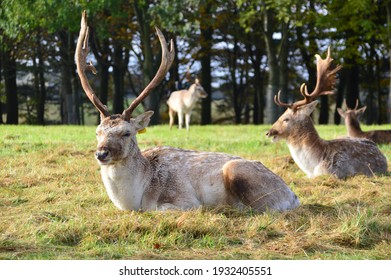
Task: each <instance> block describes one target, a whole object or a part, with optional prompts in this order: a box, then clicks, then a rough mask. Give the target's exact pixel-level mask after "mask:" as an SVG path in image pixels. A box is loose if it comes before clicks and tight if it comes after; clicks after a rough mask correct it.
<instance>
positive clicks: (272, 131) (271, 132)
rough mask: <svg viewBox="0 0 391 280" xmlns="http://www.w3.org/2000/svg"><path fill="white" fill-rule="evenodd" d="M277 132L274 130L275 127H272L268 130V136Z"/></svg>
mask: <svg viewBox="0 0 391 280" xmlns="http://www.w3.org/2000/svg"><path fill="white" fill-rule="evenodd" d="M275 134H276V131H275V130H273V129H270V130H269V131H268V132H266V136H267V137H270V136H273V135H275Z"/></svg>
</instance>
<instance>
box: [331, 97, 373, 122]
mask: <svg viewBox="0 0 391 280" xmlns="http://www.w3.org/2000/svg"><path fill="white" fill-rule="evenodd" d="M344 103H345V107H346V111H344V110H342V108H337V111H338V114H339V115H340V116H341V117H342V118H344V119H347V118H350V119H353V120H357V121H360V119H361V117H362V115H363V114H364V112H365V110H366V109H367V106H364V107H361V108H360V109H358V103H359V102H358V99H357V100H356V106H355V107H354V108H349V107H348V106H347V104H346V100H345V102H344Z"/></svg>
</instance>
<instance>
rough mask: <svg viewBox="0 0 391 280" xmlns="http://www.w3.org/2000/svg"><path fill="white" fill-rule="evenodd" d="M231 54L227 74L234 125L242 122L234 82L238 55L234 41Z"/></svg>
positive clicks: (237, 91)
mask: <svg viewBox="0 0 391 280" xmlns="http://www.w3.org/2000/svg"><path fill="white" fill-rule="evenodd" d="M233 45H234V46H233V50H232V53H231V52H230V53H229V72H230V76H231V83H232V103H233V107H234V112H235V123H236V124H240V123H241V121H242V104H241V102H240V90H239V88H238V84H237V82H236V70H237V67H236V58H237V53H238V41H237V40H234V44H233Z"/></svg>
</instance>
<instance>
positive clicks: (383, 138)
mask: <svg viewBox="0 0 391 280" xmlns="http://www.w3.org/2000/svg"><path fill="white" fill-rule="evenodd" d="M346 108H347V109H346V111H344V110H342V108H338V109H337V110H338V113H339V115H340V116H341V117H342V118H344V119H345V125H346V128H347V132H348V136H350V137H355V138H366V139H369V140H372V141H373V142H375V143H377V144H388V143H391V130H371V131H362V130H361V126H360V119H361V117H362V115H363V114H364V112H365V109H367V106H364V107H362V108H360V109H358V100H357V101H356V106H355V107H354V108H353V109H351V108H349V107H347V106H346Z"/></svg>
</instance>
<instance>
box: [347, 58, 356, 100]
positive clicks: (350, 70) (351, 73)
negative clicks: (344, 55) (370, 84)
mask: <svg viewBox="0 0 391 280" xmlns="http://www.w3.org/2000/svg"><path fill="white" fill-rule="evenodd" d="M346 70H347V73H346V84H345V86H346V88H345V96H346V104H347V106H348V107H349V108H354V106H355V105H356V101H357V99H358V98H359V86H358V85H359V68H358V65H357V63H356V62H355V61H354V60H352V59H346Z"/></svg>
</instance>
